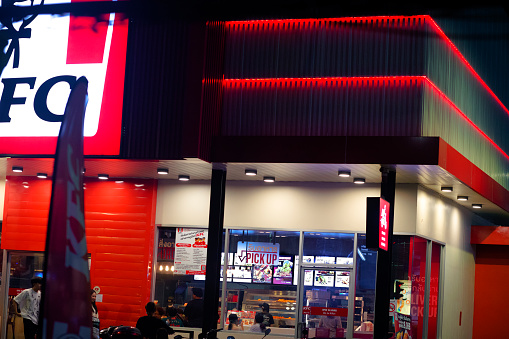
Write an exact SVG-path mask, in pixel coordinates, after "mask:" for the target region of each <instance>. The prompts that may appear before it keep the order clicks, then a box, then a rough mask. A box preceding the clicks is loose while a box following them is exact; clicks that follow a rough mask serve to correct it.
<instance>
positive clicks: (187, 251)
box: [174, 228, 208, 274]
mask: <svg viewBox="0 0 509 339" xmlns="http://www.w3.org/2000/svg"><path fill="white" fill-rule="evenodd" d="M207 239H208V232H207V230H206V229H196V228H177V236H176V237H175V262H174V266H175V274H205V270H206V265H207Z"/></svg>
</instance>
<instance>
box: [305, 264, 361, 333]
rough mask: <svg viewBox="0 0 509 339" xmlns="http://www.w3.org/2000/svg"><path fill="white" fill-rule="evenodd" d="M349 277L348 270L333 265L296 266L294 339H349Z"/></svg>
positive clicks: (350, 317)
mask: <svg viewBox="0 0 509 339" xmlns="http://www.w3.org/2000/svg"><path fill="white" fill-rule="evenodd" d="M352 276H353V275H352V268H345V267H338V265H334V264H306V263H302V264H301V265H300V271H299V286H300V293H299V299H300V301H301V304H300V305H301V306H300V309H299V312H298V323H299V328H298V330H297V332H298V333H297V337H298V338H352V332H353V314H354V312H353V309H354V303H353V299H352V298H349V296H350V292H352V295H355V293H354V292H355V291H354V286H355V281H354V280H355V279H351V277H352ZM306 332H307V336H306ZM301 334H303V335H301Z"/></svg>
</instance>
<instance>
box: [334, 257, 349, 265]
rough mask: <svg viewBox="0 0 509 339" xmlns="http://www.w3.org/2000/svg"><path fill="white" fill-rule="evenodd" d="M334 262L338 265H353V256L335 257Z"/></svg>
mask: <svg viewBox="0 0 509 339" xmlns="http://www.w3.org/2000/svg"><path fill="white" fill-rule="evenodd" d="M336 264H339V265H353V258H346V257H336Z"/></svg>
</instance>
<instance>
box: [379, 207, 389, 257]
mask: <svg viewBox="0 0 509 339" xmlns="http://www.w3.org/2000/svg"><path fill="white" fill-rule="evenodd" d="M390 209H391V207H390V204H389V203H388V202H387V201H385V200H384V199H382V198H380V213H379V219H378V247H379V248H380V249H382V250H384V251H388V250H389V211H390Z"/></svg>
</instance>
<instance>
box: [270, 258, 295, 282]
mask: <svg viewBox="0 0 509 339" xmlns="http://www.w3.org/2000/svg"><path fill="white" fill-rule="evenodd" d="M292 271H293V262H292V257H282V256H279V266H275V267H274V278H273V279H272V283H273V284H276V285H291V284H292Z"/></svg>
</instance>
